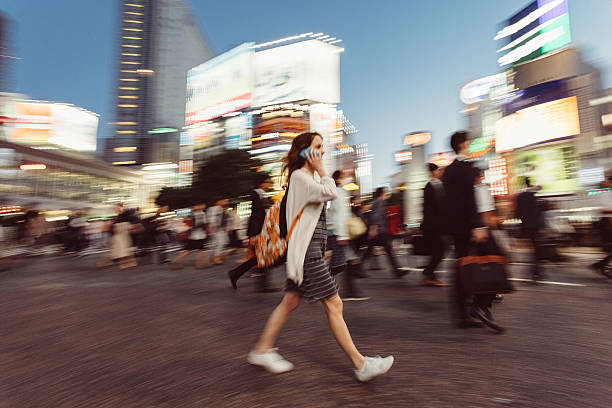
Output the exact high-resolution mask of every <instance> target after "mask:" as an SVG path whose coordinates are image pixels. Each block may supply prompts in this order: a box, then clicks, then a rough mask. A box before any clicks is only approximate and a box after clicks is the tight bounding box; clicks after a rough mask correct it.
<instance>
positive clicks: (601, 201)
mask: <svg viewBox="0 0 612 408" xmlns="http://www.w3.org/2000/svg"><path fill="white" fill-rule="evenodd" d="M602 187H603V188H607V189H608V190H607V191H604V192H602V193H599V194H598V197H597V201H598V206H599V208H600V218H599V222H598V224H599V225H598V227H599V230H600V234H601V245H602V248H603V249H604V251H605V252H606V256H605V257H604V258H603V259H601V260H600V261H597V262H595V263H594V264H592V265H591V268H593V269H595V270H596V271H597V272H599V273H603V274H606V273H608V274H610V275H608V277H612V271H610V268H611V265H610V261H611V260H612V176H608V178H607V179H606V181H605V182H604V183H603V185H602Z"/></svg>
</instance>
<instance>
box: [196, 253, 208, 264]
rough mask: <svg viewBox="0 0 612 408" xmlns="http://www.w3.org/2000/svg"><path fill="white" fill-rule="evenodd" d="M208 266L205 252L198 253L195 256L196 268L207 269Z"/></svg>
mask: <svg viewBox="0 0 612 408" xmlns="http://www.w3.org/2000/svg"><path fill="white" fill-rule="evenodd" d="M209 266H210V259H209V258H208V252H207V251H198V253H197V254H196V268H208V267H209Z"/></svg>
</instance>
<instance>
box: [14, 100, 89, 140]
mask: <svg viewBox="0 0 612 408" xmlns="http://www.w3.org/2000/svg"><path fill="white" fill-rule="evenodd" d="M12 115H13V123H12V128H11V130H10V132H9V140H10V141H12V142H16V143H24V144H29V145H34V146H39V147H60V148H61V147H63V148H68V149H72V150H78V151H84V152H87V151H95V150H96V141H97V137H98V115H96V114H95V113H92V112H89V111H87V110H84V109H80V108H77V107H76V106H72V105H65V104H61V103H42V102H20V101H17V102H15V104H14V112H13V113H12Z"/></svg>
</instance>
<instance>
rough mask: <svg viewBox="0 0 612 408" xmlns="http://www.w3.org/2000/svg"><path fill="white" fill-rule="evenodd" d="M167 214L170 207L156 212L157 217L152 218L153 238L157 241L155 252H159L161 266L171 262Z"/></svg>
mask: <svg viewBox="0 0 612 408" xmlns="http://www.w3.org/2000/svg"><path fill="white" fill-rule="evenodd" d="M167 212H168V207H166V206H163V207H160V208H158V209H157V211H156V212H155V215H154V216H153V217H152V218H151V225H152V226H153V237H154V240H155V252H157V258H158V262H159V263H160V264H163V263H166V262H169V260H168V253H167V251H168V244H169V243H170V238H169V236H168V225H167V218H166V213H167Z"/></svg>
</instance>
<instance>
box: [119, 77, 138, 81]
mask: <svg viewBox="0 0 612 408" xmlns="http://www.w3.org/2000/svg"><path fill="white" fill-rule="evenodd" d="M120 81H124V82H137V81H138V78H121V79H120Z"/></svg>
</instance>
